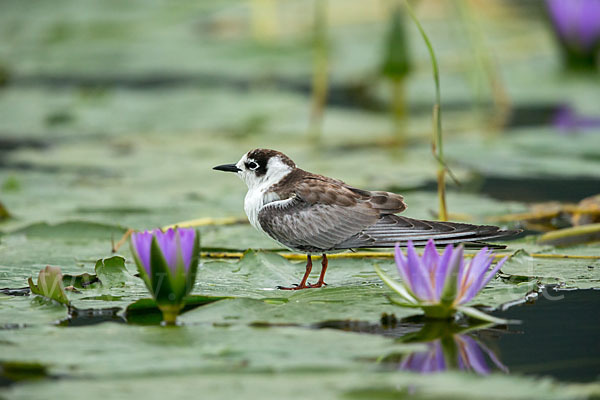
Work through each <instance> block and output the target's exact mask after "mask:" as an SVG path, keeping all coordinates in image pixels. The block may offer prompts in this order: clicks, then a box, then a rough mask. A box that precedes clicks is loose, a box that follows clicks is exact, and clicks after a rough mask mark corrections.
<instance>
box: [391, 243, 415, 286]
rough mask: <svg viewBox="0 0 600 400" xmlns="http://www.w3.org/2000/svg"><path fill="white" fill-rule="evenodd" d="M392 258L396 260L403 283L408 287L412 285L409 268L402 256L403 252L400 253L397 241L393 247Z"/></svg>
mask: <svg viewBox="0 0 600 400" xmlns="http://www.w3.org/2000/svg"><path fill="white" fill-rule="evenodd" d="M394 260H395V261H396V267H397V268H398V273H399V274H400V277H401V278H402V280H403V281H404V284H405V285H406V286H407V287H409V288H410V287H412V283H411V281H410V268H409V267H408V260H407V259H406V257H405V256H404V253H402V250H401V249H400V244H399V243H396V246H395V247H394Z"/></svg>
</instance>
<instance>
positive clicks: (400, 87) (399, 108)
mask: <svg viewBox="0 0 600 400" xmlns="http://www.w3.org/2000/svg"><path fill="white" fill-rule="evenodd" d="M392 91H393V93H392V114H393V116H394V135H395V137H396V141H397V142H398V144H399V145H400V146H404V137H403V135H402V120H403V119H404V115H405V112H406V109H405V103H404V80H403V79H401V78H395V79H392Z"/></svg>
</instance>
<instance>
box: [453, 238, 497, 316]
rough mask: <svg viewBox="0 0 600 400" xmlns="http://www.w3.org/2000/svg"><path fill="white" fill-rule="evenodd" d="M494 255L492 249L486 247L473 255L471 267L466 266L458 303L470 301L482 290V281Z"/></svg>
mask: <svg viewBox="0 0 600 400" xmlns="http://www.w3.org/2000/svg"><path fill="white" fill-rule="evenodd" d="M493 261H494V257H493V256H492V255H491V251H488V250H487V247H484V248H483V249H481V250H480V251H479V253H477V254H476V255H475V257H473V259H472V260H471V262H470V263H469V267H468V268H465V273H464V274H463V278H462V281H461V282H460V288H459V291H458V293H459V296H460V298H459V299H458V303H460V304H464V303H467V302H469V301H470V300H471V299H472V298H473V297H475V295H476V294H477V293H478V292H479V291H480V290H481V288H482V282H483V280H484V277H485V273H486V271H487V270H488V268H489V267H490V265H492V262H493Z"/></svg>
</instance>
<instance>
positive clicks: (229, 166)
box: [213, 164, 241, 172]
mask: <svg viewBox="0 0 600 400" xmlns="http://www.w3.org/2000/svg"><path fill="white" fill-rule="evenodd" d="M213 169H216V170H217V171H225V172H240V171H241V169H239V168H238V167H236V165H235V164H223V165H217V166H216V167H213Z"/></svg>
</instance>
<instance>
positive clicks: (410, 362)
mask: <svg viewBox="0 0 600 400" xmlns="http://www.w3.org/2000/svg"><path fill="white" fill-rule="evenodd" d="M451 338H452V340H451V341H448V340H447V341H442V340H441V339H436V340H433V341H431V342H428V343H426V345H427V350H426V351H419V352H414V353H410V354H408V355H406V356H405V357H404V358H402V361H401V362H400V365H399V366H398V368H399V369H401V370H406V371H413V372H418V373H421V374H430V373H435V372H443V371H446V370H448V369H451V368H457V369H459V370H463V371H473V372H475V373H477V374H480V375H487V374H489V373H491V372H492V369H491V368H490V365H489V364H488V361H487V359H489V360H491V361H492V363H493V364H494V365H495V366H496V368H498V369H499V370H501V371H503V372H508V368H506V366H505V365H504V364H502V362H500V360H499V359H498V357H496V355H495V354H494V352H493V351H491V350H490V349H489V348H487V347H486V346H485V345H483V344H482V343H480V342H478V341H476V340H475V339H473V338H472V337H471V336H469V335H459V334H457V335H452V336H451ZM444 346H446V347H451V348H450V349H444ZM444 350H446V351H444ZM449 357H454V358H453V359H449Z"/></svg>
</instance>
